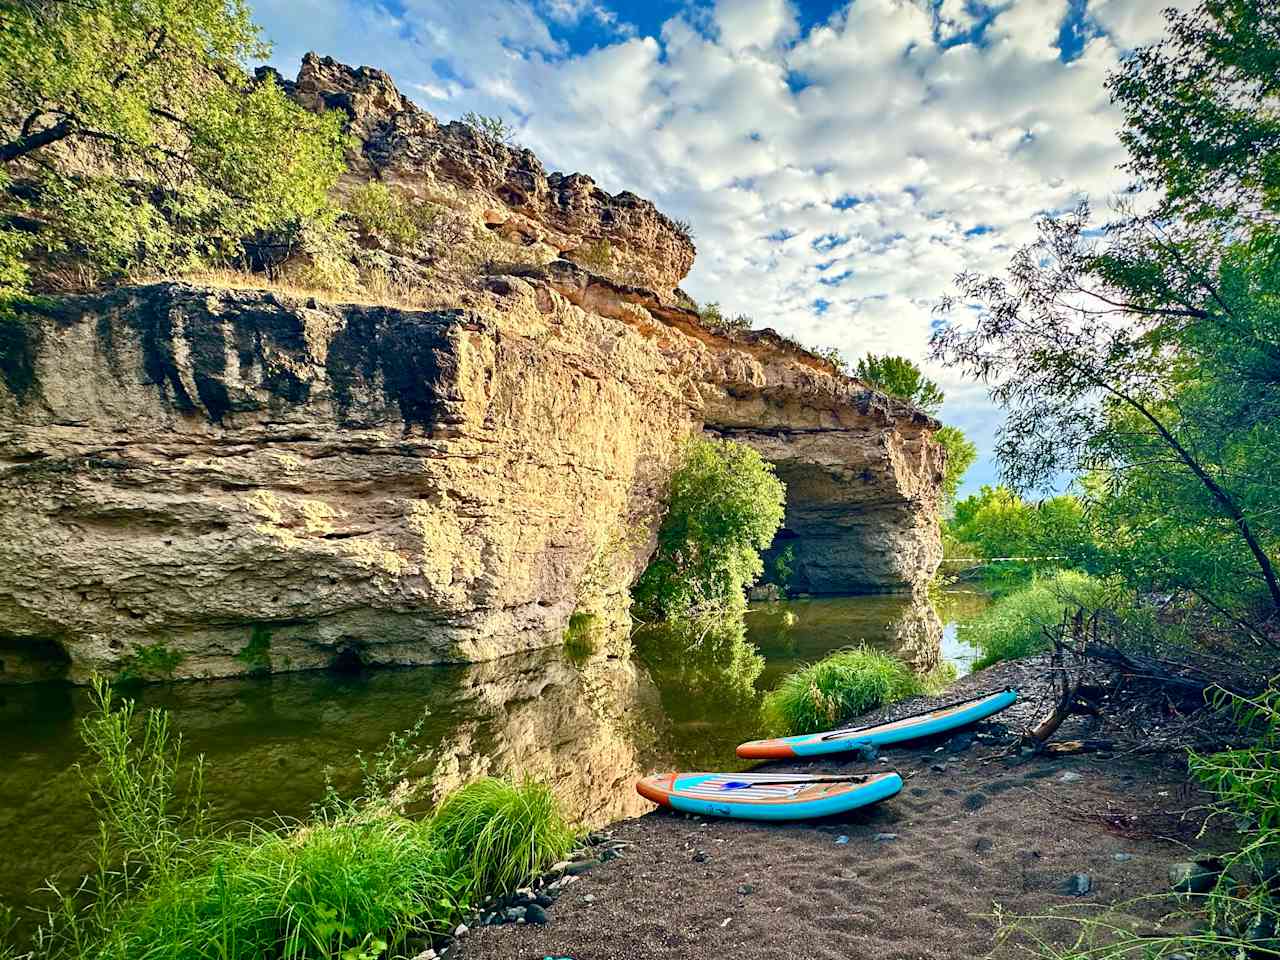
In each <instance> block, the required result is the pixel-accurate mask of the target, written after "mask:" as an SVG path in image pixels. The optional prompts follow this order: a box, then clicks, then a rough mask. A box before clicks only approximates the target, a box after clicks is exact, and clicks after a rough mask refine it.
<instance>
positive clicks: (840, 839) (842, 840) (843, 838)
mask: <svg viewBox="0 0 1280 960" xmlns="http://www.w3.org/2000/svg"><path fill="white" fill-rule="evenodd" d="M848 842H849V838H848V836H847V835H845V834H843V833H842V834H840V836H838V837H836V843H848Z"/></svg>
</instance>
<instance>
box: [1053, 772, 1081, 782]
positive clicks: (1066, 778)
mask: <svg viewBox="0 0 1280 960" xmlns="http://www.w3.org/2000/svg"><path fill="white" fill-rule="evenodd" d="M1083 779H1084V775H1083V774H1080V773H1076V772H1075V771H1074V770H1064V771H1062V776H1060V777H1058V782H1059V783H1079V782H1080V781H1081V780H1083Z"/></svg>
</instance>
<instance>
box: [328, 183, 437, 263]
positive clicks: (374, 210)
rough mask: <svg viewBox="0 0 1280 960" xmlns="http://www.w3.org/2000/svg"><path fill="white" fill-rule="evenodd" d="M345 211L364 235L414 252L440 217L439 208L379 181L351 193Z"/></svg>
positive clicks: (364, 185)
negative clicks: (415, 247) (414, 248)
mask: <svg viewBox="0 0 1280 960" xmlns="http://www.w3.org/2000/svg"><path fill="white" fill-rule="evenodd" d="M346 209H347V212H348V213H350V214H351V215H352V216H353V217H354V218H355V220H356V222H357V223H358V224H359V225H360V229H361V230H362V231H363V232H364V233H365V234H368V235H370V236H374V237H378V238H379V239H382V240H385V241H387V243H388V244H390V245H391V246H392V247H394V248H398V249H411V248H412V247H414V246H415V245H416V244H418V243H419V242H420V241H421V240H422V239H423V238H424V237H425V236H426V234H427V232H428V231H429V230H430V228H431V226H432V224H434V223H435V221H436V219H437V218H438V217H439V216H440V210H439V208H438V207H435V206H433V205H431V204H428V203H420V202H418V201H417V200H415V199H414V198H413V197H410V196H406V195H405V194H404V193H402V192H400V191H398V190H393V189H391V188H390V187H388V186H387V185H386V184H385V183H382V182H380V181H378V180H370V181H369V182H368V183H366V184H363V185H362V186H360V187H357V188H356V189H355V190H353V191H351V193H350V195H349V196H348V197H347V200H346Z"/></svg>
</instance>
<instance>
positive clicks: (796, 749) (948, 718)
mask: <svg viewBox="0 0 1280 960" xmlns="http://www.w3.org/2000/svg"><path fill="white" fill-rule="evenodd" d="M1017 699H1018V691H1016V690H1014V689H1013V688H1012V687H1007V688H1005V689H1004V690H1000V691H998V692H996V693H991V694H986V695H984V696H981V697H975V698H973V699H972V700H964V701H961V702H960V703H953V704H950V705H949V706H945V707H938V708H936V709H934V710H930V711H928V712H926V713H921V714H917V715H916V716H914V717H904V718H902V719H901V720H894V721H892V722H890V723H881V724H877V725H875V726H871V727H858V728H854V729H851V730H828V731H825V732H823V733H807V734H803V735H801V736H798V737H779V738H778V739H775V740H752V741H750V742H749V743H744V744H740V745H739V746H738V756H740V757H746V758H747V759H750V760H783V759H788V758H791V757H814V756H820V755H822V754H827V753H843V752H844V751H847V750H857V749H858V748H859V747H861V746H863V745H864V744H874V745H875V746H878V747H879V746H885V745H887V744H890V743H902V742H904V741H907V740H916V739H919V738H920V737H931V736H935V735H937V734H939V733H946V732H947V731H949V730H955V729H958V728H960V727H967V726H968V725H969V724H971V723H977V722H978V721H979V720H985V719H986V718H987V717H990V716H992V715H993V714H996V713H999V712H1000V711H1001V710H1003V709H1004V708H1005V707H1007V706H1009V705H1010V704H1012V703H1013V702H1014V701H1016V700H1017Z"/></svg>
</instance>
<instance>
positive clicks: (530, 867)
mask: <svg viewBox="0 0 1280 960" xmlns="http://www.w3.org/2000/svg"><path fill="white" fill-rule="evenodd" d="M431 836H432V838H433V839H434V841H435V843H436V844H437V845H438V846H439V847H440V848H442V849H445V850H448V851H450V855H451V857H452V862H453V864H454V866H455V868H456V869H457V870H458V871H459V873H461V874H464V875H467V876H469V877H470V878H471V882H472V884H473V885H474V887H475V889H476V890H489V891H492V890H510V889H512V888H515V887H520V886H524V885H525V884H527V883H529V882H530V881H531V880H533V879H534V878H535V877H536V876H538V875H539V874H540V873H542V872H543V871H545V870H546V868H547V867H549V866H551V865H552V864H553V863H555V862H556V861H557V860H561V859H563V858H564V857H565V856H567V855H568V853H569V851H570V850H572V849H573V842H574V834H573V830H572V829H570V827H569V825H568V824H567V823H566V822H565V820H564V818H563V817H562V816H561V815H560V812H559V810H558V809H557V806H556V801H555V796H554V795H553V794H552V793H551V791H550V789H548V788H547V787H546V786H545V785H543V784H538V783H533V782H530V781H526V782H525V783H524V784H522V785H520V786H516V785H514V784H511V783H507V782H506V781H505V780H498V779H494V778H492V777H488V778H485V779H483V780H476V781H473V782H472V783H469V784H467V785H466V786H465V787H463V788H462V789H461V790H459V791H457V792H456V793H454V794H453V795H452V796H450V797H449V798H448V799H447V800H445V801H444V803H443V804H441V805H440V807H439V809H438V810H437V811H436V815H435V817H434V818H433V820H432V822H431Z"/></svg>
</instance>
